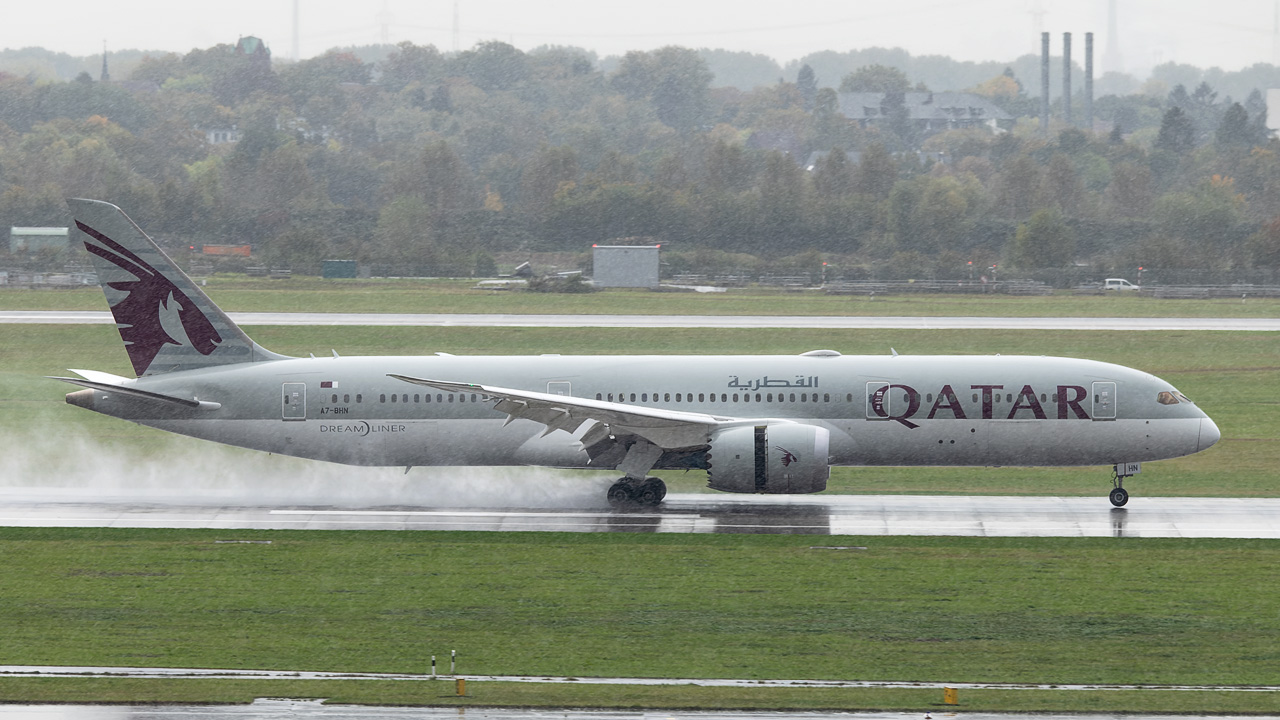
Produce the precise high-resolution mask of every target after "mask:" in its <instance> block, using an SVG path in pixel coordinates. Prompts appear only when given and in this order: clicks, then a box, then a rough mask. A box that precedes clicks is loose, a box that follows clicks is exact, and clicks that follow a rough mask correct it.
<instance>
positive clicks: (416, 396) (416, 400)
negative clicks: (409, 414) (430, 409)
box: [413, 393, 422, 405]
mask: <svg viewBox="0 0 1280 720" xmlns="http://www.w3.org/2000/svg"><path fill="white" fill-rule="evenodd" d="M420 402H422V398H421V396H420V395H419V394H418V393H414V394H413V404H414V405H417V404H418V403H420Z"/></svg>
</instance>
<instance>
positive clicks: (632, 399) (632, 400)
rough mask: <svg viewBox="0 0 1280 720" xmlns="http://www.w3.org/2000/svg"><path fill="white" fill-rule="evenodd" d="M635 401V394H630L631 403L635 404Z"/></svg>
mask: <svg viewBox="0 0 1280 720" xmlns="http://www.w3.org/2000/svg"><path fill="white" fill-rule="evenodd" d="M635 401H636V394H635V393H631V402H635Z"/></svg>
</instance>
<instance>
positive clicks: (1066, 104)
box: [1062, 33, 1071, 125]
mask: <svg viewBox="0 0 1280 720" xmlns="http://www.w3.org/2000/svg"><path fill="white" fill-rule="evenodd" d="M1062 119H1063V121H1064V122H1066V123H1067V124H1068V125H1070V124H1071V33H1062Z"/></svg>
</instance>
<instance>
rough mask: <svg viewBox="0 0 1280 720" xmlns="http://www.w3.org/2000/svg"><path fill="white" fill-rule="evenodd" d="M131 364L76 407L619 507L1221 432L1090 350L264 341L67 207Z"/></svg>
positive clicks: (1123, 469)
mask: <svg viewBox="0 0 1280 720" xmlns="http://www.w3.org/2000/svg"><path fill="white" fill-rule="evenodd" d="M67 203H68V205H69V207H70V209H71V212H72V214H73V216H74V219H75V230H74V234H75V237H76V238H77V239H78V240H79V241H80V242H82V243H83V244H84V247H85V249H86V250H87V251H88V253H89V254H90V256H91V257H92V260H93V262H94V265H95V267H96V269H97V272H98V277H99V281H100V283H101V285H102V289H103V292H104V293H105V295H106V298H107V302H108V304H109V305H110V307H111V312H112V314H113V316H114V318H115V321H116V327H117V328H118V330H119V333H120V337H121V339H122V340H123V341H124V344H125V349H126V350H127V352H128V355H129V360H130V361H131V363H132V366H133V370H134V372H135V374H136V375H137V377H136V378H126V377H121V376H117V375H113V374H110V373H105V372H100V371H94V370H72V371H71V372H73V373H75V374H77V375H79V377H57V378H54V379H58V380H62V381H64V382H68V383H71V384H73V385H77V386H80V387H81V388H83V389H81V390H77V391H74V392H71V393H69V394H67V396H66V401H67V402H68V403H69V404H71V405H74V406H77V407H81V408H85V409H87V410H93V411H95V412H98V413H102V414H104V415H110V416H112V417H117V418H122V419H125V420H129V421H132V422H135V423H138V424H140V425H145V426H150V427H155V428H160V429H162V430H167V431H169V432H173V433H178V434H180V435H187V436H191V437H195V438H202V439H205V440H211V441H214V442H219V443H224V444H227V445H234V446H239V447H244V448H252V449H255V450H261V451H266V452H271V453H280V454H283V455H291V456H296V457H301V458H311V459H314V460H322V461H328V462H333V463H344V464H348V465H377V466H398V467H404V468H406V471H407V469H408V468H411V467H422V466H465V465H490V466H495V465H504V466H550V467H557V468H592V469H602V470H611V471H613V472H616V473H619V474H620V475H621V477H620V478H619V479H618V480H617V482H615V483H613V484H612V485H611V486H610V488H609V489H608V492H607V500H608V501H609V503H610V504H612V505H614V506H617V507H627V506H636V505H656V504H658V503H660V502H662V500H663V497H664V496H665V495H666V486H665V484H664V483H663V481H662V480H660V479H658V478H655V477H652V476H650V474H649V473H650V472H652V471H653V470H668V469H696V470H704V471H706V473H707V484H708V487H710V488H711V489H713V490H719V491H724V492H730V493H770V494H790V493H796V494H799V493H815V492H820V491H822V490H824V489H826V486H827V480H828V478H829V476H830V469H831V467H833V466H977V467H993V466H1009V465H1012V466H1090V465H1112V466H1113V473H1112V477H1111V485H1112V489H1111V491H1110V493H1109V498H1110V501H1111V503H1112V504H1113V505H1115V506H1117V507H1120V506H1123V505H1124V504H1125V503H1126V502H1128V499H1129V494H1128V491H1127V490H1125V489H1124V486H1123V484H1124V480H1125V479H1126V478H1128V477H1131V476H1133V475H1134V474H1136V473H1138V472H1141V463H1143V462H1147V461H1154V460H1162V459H1166V458H1174V457H1180V456H1183V455H1190V454H1192V453H1196V452H1200V451H1202V450H1204V449H1206V448H1208V447H1210V446H1211V445H1213V444H1214V443H1216V442H1217V441H1218V439H1219V437H1220V435H1219V431H1218V427H1217V425H1215V424H1214V422H1213V420H1212V419H1210V418H1209V417H1208V416H1207V415H1206V414H1205V413H1204V412H1203V411H1201V410H1200V408H1199V407H1197V406H1196V405H1195V404H1194V403H1193V402H1191V401H1190V400H1189V399H1187V397H1186V396H1184V395H1183V394H1182V393H1180V392H1178V390H1177V389H1176V388H1174V387H1173V386H1172V385H1170V384H1169V383H1168V382H1165V381H1164V380H1161V379H1160V378H1158V377H1155V376H1154V375H1151V374H1149V373H1146V372H1143V371H1141V370H1135V369H1132V368H1128V367H1124V366H1121V365H1115V364H1111V363H1105V362H1098V361H1093V360H1084V359H1074V358H1062V357H1029V356H1001V355H996V356H961V355H956V356H909V355H898V353H897V352H891V353H890V354H887V355H882V356H865V355H857V356H851V355H842V354H841V353H839V352H837V351H835V350H825V349H820V350H812V351H809V352H804V353H800V354H798V355H762V356H742V355H730V356H725V355H700V356H654V355H610V356H562V355H539V356H536V357H508V356H484V357H476V356H454V355H450V354H448V353H442V352H441V353H436V354H435V355H432V356H410V357H340V356H339V355H338V353H337V352H336V351H335V352H334V353H333V356H332V357H315V356H312V357H308V358H298V357H288V356H285V355H280V354H277V353H274V352H271V351H270V350H267V349H265V348H263V347H262V346H260V345H258V344H257V343H255V342H254V341H253V340H251V339H250V338H249V337H248V336H247V335H245V333H244V332H243V331H242V330H241V329H240V328H239V327H237V326H236V324H235V323H234V322H232V320H231V319H230V318H229V317H228V316H227V315H226V314H225V313H224V312H223V311H222V310H220V309H219V308H218V307H217V306H216V305H215V304H214V303H213V301H212V300H210V299H209V298H208V296H206V295H205V293H204V292H203V291H202V290H201V289H200V287H198V286H197V285H196V283H194V282H193V281H192V280H191V279H190V278H189V277H188V276H187V275H186V274H185V273H183V272H182V271H181V270H180V269H179V268H178V266H177V265H176V264H175V263H174V262H173V261H172V260H171V259H170V258H169V257H168V256H167V255H165V253H164V252H163V251H162V250H161V249H160V248H159V247H158V246H157V245H156V244H155V243H154V242H153V241H152V240H151V239H150V238H149V237H148V236H147V235H146V233H144V232H143V231H142V230H141V228H139V227H138V226H137V225H136V224H134V222H133V221H132V220H130V219H129V217H128V216H126V215H125V214H124V212H123V211H122V210H120V208H118V207H116V206H115V205H112V204H109V203H106V202H101V201H95V200H84V199H71V200H68V201H67Z"/></svg>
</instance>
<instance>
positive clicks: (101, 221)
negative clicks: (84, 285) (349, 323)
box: [67, 199, 284, 377]
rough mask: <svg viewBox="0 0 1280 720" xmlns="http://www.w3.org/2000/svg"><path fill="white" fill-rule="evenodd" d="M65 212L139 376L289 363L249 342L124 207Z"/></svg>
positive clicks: (93, 205) (101, 205)
mask: <svg viewBox="0 0 1280 720" xmlns="http://www.w3.org/2000/svg"><path fill="white" fill-rule="evenodd" d="M67 205H68V206H69V207H70V208H71V214H72V215H73V216H74V217H75V222H76V231H77V233H76V237H78V238H79V239H80V241H81V242H83V243H84V247H85V249H86V250H88V251H89V254H90V255H92V256H93V264H94V267H96V268H97V270H98V282H99V283H100V284H101V285H102V292H103V293H105V294H106V296H107V303H108V304H109V305H110V306H111V314H112V315H114V316H115V319H116V327H117V328H118V329H119V330H120V338H121V339H122V340H124V344H125V349H126V350H128V351H129V360H130V361H131V362H132V363H133V370H134V372H136V373H137V374H138V377H142V376H143V375H158V374H160V373H167V372H176V371H178V370H194V369H197V368H207V367H213V366H216V365H230V364H234V363H244V362H259V361H264V360H279V359H282V358H284V356H283V355H277V354H275V353H273V352H271V351H269V350H266V349H264V348H262V347H261V346H259V345H258V344H257V343H255V342H253V341H252V340H250V339H249V336H247V335H245V334H244V332H243V331H241V330H240V328H239V327H237V326H236V324H235V323H234V322H232V321H231V318H229V317H227V316H226V314H225V313H223V312H222V310H219V309H218V306H217V305H214V304H213V301H212V300H210V299H209V298H208V296H206V295H205V294H204V292H202V291H201V290H200V288H199V287H197V286H196V284H195V283H194V282H192V281H191V278H189V277H187V275H186V273H184V272H182V271H181V270H179V269H178V266H177V265H175V264H174V263H173V261H172V260H170V259H169V256H168V255H165V254H164V251H162V250H161V249H160V248H159V247H157V246H156V244H155V242H153V241H152V240H151V238H149V237H147V234H146V233H144V232H142V229H141V228H139V227H138V226H137V225H135V224H134V223H133V221H132V220H130V219H129V217H128V216H127V215H125V214H124V212H123V211H121V210H120V208H118V207H116V206H115V205H112V204H111V203H105V202H101V201H98V200H80V199H70V200H67Z"/></svg>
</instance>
